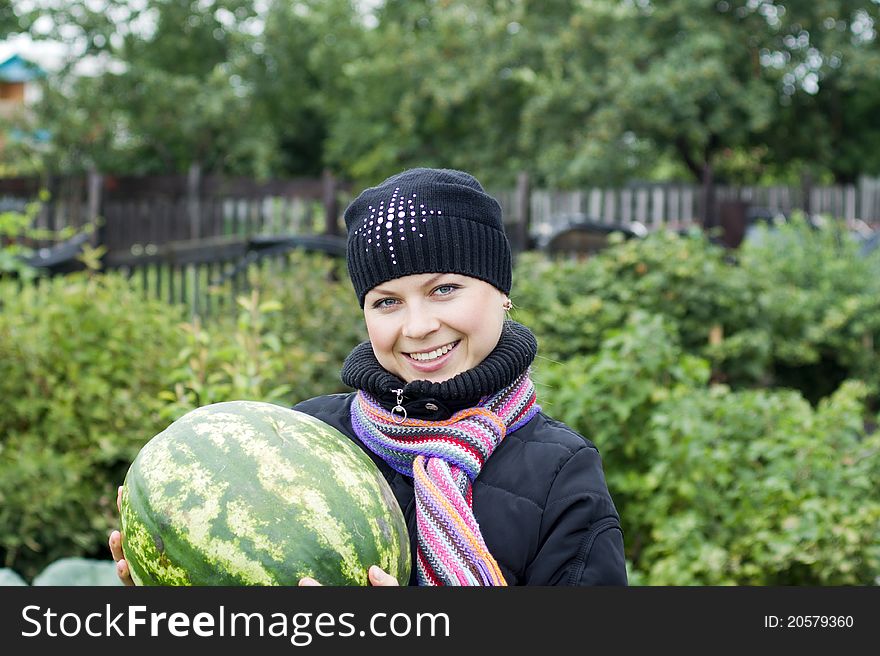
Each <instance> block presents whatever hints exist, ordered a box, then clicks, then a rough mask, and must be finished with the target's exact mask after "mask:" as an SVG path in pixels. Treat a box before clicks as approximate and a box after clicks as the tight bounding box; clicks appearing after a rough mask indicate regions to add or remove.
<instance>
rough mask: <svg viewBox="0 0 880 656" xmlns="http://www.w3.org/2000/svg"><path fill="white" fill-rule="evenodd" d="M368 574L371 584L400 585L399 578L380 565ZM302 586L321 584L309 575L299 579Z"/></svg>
mask: <svg viewBox="0 0 880 656" xmlns="http://www.w3.org/2000/svg"><path fill="white" fill-rule="evenodd" d="M367 576H368V577H369V579H370V585H372V586H397V585H400V584H399V583H398V582H397V579H396V578H394V577H393V576H391V574H388V573H387V572H384V571H383V570H382V569H381V568H380V567H379V566H378V565H373V566H372V567H371V568H370V570H369V572H367ZM299 584H300V586H309V585H321V584H320V583H318V582H317V581H316V580H315V579H313V578H309V577H308V576H307V577H305V578H302V579H300V580H299Z"/></svg>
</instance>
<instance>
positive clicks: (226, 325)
mask: <svg viewBox="0 0 880 656" xmlns="http://www.w3.org/2000/svg"><path fill="white" fill-rule="evenodd" d="M344 266H345V264H344V262H343V261H342V260H339V259H338V258H333V257H329V256H326V255H322V254H317V253H305V252H302V251H294V252H293V253H291V254H290V255H289V258H288V260H287V262H286V263H284V265H283V266H281V265H279V264H278V263H269V264H267V265H264V266H262V267H258V266H253V267H251V269H250V270H249V271H248V281H249V291H247V292H245V293H243V294H241V295H240V296H238V298H237V301H236V302H237V307H236V310H237V311H236V312H234V313H230V314H228V315H220V316H217V317H212V318H211V319H210V320H208V321H206V322H201V321H194V322H188V323H185V324H183V325H182V330H183V332H184V333H185V335H186V338H185V339H186V346H185V347H184V348H183V349H182V350H181V352H180V353H179V354H178V357H177V358H176V360H175V366H174V371H173V374H172V376H171V378H170V379H169V381H168V382H169V389H168V390H166V391H165V392H163V394H162V397H163V398H164V399H165V400H167V401H168V405H167V406H166V408H165V417H166V418H167V419H168V420H169V421H173V420H174V419H177V418H178V417H180V416H181V415H183V414H184V413H185V412H188V411H189V410H192V409H193V408H196V407H198V406H201V405H206V404H208V403H217V402H220V401H230V400H236V399H244V398H249V399H255V400H261V401H267V402H270V403H279V404H281V405H294V404H296V403H298V402H299V401H301V400H304V399H307V398H310V397H312V396H317V395H319V394H331V393H334V392H342V391H345V390H346V389H347V388H345V386H344V385H343V384H342V382H341V380H340V378H339V372H340V369H341V368H342V363H343V361H344V360H345V357H346V356H347V355H348V354H349V352H350V351H351V349H352V348H354V346H356V345H357V344H358V343H359V342H361V341H363V340H365V339H366V338H367V335H366V328H365V326H364V320H363V315H362V313H361V311H360V310H359V309H358V306H357V303H356V297H355V295H354V291H353V290H352V288H351V283H350V282H349V280H348V276H347V275H346V274H345V270H344ZM217 293H219V294H228V293H230V292H229V290H228V289H225V288H223V289H218V290H217Z"/></svg>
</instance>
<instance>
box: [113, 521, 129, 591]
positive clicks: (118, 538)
mask: <svg viewBox="0 0 880 656" xmlns="http://www.w3.org/2000/svg"><path fill="white" fill-rule="evenodd" d="M109 543H110V553H111V554H112V556H113V560H115V561H116V576H118V577H119V580H120V581H122V583H123V584H124V585H134V581H133V580H132V578H131V572H130V571H129V569H128V563H127V562H125V554H123V553H122V533H120V532H119V531H113V532H112V533H110V540H109Z"/></svg>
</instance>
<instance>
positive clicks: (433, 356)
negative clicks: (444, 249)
mask: <svg viewBox="0 0 880 656" xmlns="http://www.w3.org/2000/svg"><path fill="white" fill-rule="evenodd" d="M506 301H507V299H506V297H505V296H504V294H502V292H500V291H499V290H497V289H496V288H495V287H493V286H492V285H490V284H489V283H487V282H483V281H482V280H477V279H476V278H469V277H467V276H462V275H459V274H454V273H442V274H430V273H423V274H416V275H412V276H404V277H402V278H397V279H396V280H391V281H388V282H386V283H383V284H382V285H381V286H380V287H376V288H373V289H371V290H370V291H369V292H367V295H366V299H365V303H364V317H365V319H366V323H367V333H368V334H369V336H370V343H371V344H372V346H373V352H374V353H375V354H376V359H377V360H378V361H379V364H381V365H382V366H383V367H384V368H385V369H386V370H388V371H389V372H391V373H393V374H396V375H397V376H399V377H400V378H401V379H402V380H404V381H407V382H409V381H411V380H416V379H418V378H422V379H424V380H430V381H433V382H438V383H439V382H443V381H444V380H447V379H449V378H452V377H453V376H455V375H456V374H460V373H462V372H464V371H467V370H468V369H472V368H474V367H475V366H477V365H478V364H479V363H480V362H482V361H483V360H484V359H485V358H486V356H487V355H489V353H491V352H492V349H494V348H495V345H496V344H497V343H498V339H499V338H500V337H501V328H502V326H503V324H504V308H505V306H506Z"/></svg>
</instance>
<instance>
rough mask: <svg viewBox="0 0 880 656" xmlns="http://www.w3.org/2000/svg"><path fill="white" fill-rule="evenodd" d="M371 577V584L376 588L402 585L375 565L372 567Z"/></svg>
mask: <svg viewBox="0 0 880 656" xmlns="http://www.w3.org/2000/svg"><path fill="white" fill-rule="evenodd" d="M368 574H369V577H370V584H371V585H374V586H396V585H400V584H399V583H398V582H397V579H396V578H394V577H393V576H391V574H388V573H387V572H384V571H383V570H382V569H381V568H380V567H379V566H377V565H373V566H372V567H370V571H369V572H368Z"/></svg>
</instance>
